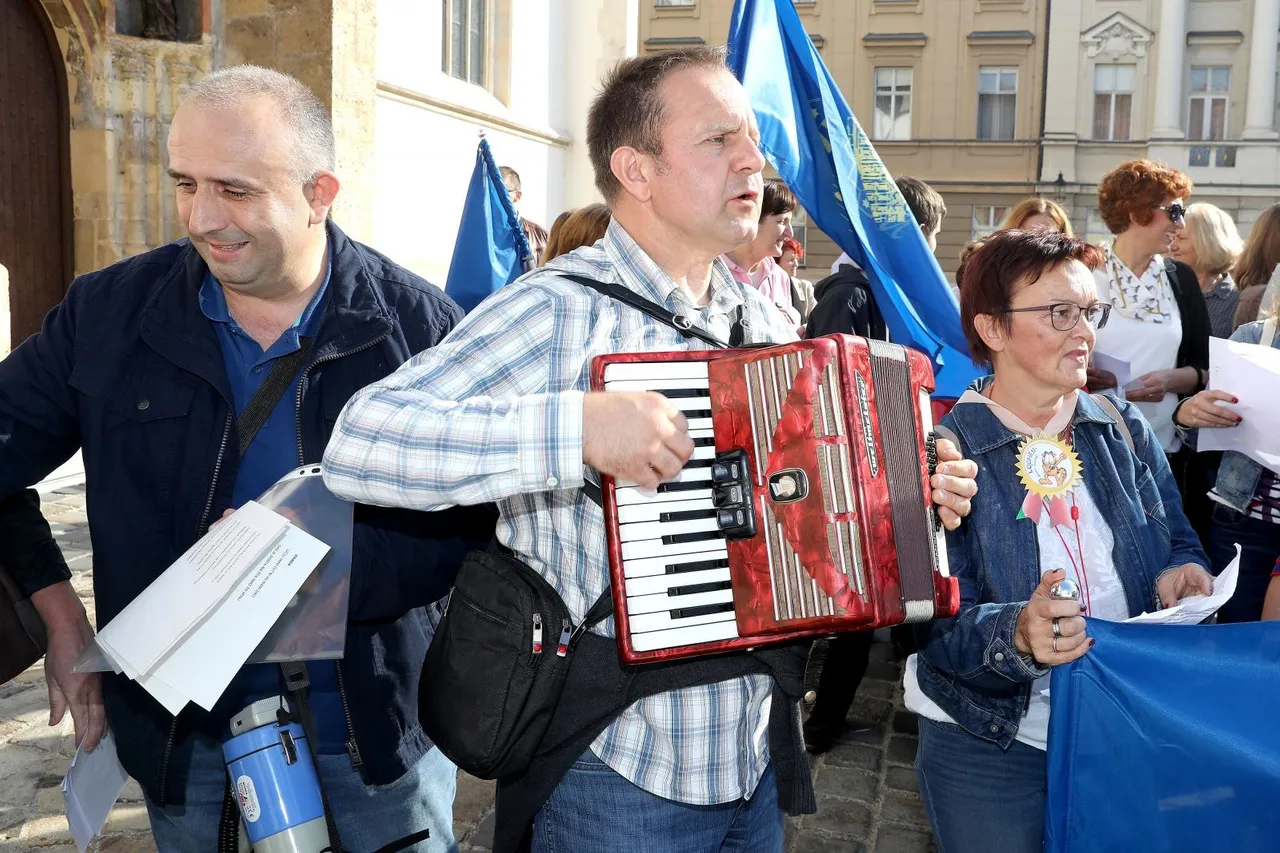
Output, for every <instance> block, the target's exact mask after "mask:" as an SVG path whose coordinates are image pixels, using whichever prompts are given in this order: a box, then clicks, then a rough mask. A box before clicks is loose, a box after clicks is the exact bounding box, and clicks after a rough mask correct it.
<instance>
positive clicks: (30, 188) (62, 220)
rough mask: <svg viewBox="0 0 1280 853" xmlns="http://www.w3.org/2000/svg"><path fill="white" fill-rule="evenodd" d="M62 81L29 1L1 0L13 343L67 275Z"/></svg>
mask: <svg viewBox="0 0 1280 853" xmlns="http://www.w3.org/2000/svg"><path fill="white" fill-rule="evenodd" d="M69 146H70V138H69V113H68V109H67V80H66V70H65V66H64V64H63V57H62V51H61V50H60V49H59V47H58V42H57V40H56V38H55V35H54V30H53V26H52V24H51V22H50V20H49V19H48V17H46V15H45V13H44V12H43V10H42V8H41V7H40V6H38V5H37V4H36V2H35V0H17V2H9V3H5V4H3V5H2V6H0V164H5V165H6V166H7V174H6V175H4V176H3V178H0V264H3V265H4V266H5V267H6V269H7V277H8V280H9V287H8V291H9V292H8V298H7V307H8V314H9V319H8V329H7V330H6V331H7V332H9V333H10V334H9V337H10V341H11V343H12V345H13V346H16V345H17V344H19V343H21V342H22V341H23V340H24V339H25V338H26V337H27V336H28V335H30V334H32V333H33V332H35V331H37V330H38V329H39V327H40V322H41V320H42V319H43V318H44V315H45V314H46V313H47V312H48V310H49V309H50V308H52V307H53V306H54V305H56V304H57V303H58V302H59V301H61V299H62V296H63V294H65V293H66V289H67V286H68V285H69V284H70V282H71V275H72V270H73V269H74V264H73V258H72V224H71V223H72V220H71V216H72V207H71V183H70V181H71V175H70V151H69Z"/></svg>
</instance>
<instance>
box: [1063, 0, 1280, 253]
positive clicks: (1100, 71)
mask: <svg viewBox="0 0 1280 853" xmlns="http://www.w3.org/2000/svg"><path fill="white" fill-rule="evenodd" d="M1278 55H1280V0H1136V1H1135V0H1054V2H1053V8H1052V13H1051V15H1050V22H1049V62H1048V66H1049V73H1048V75H1047V79H1048V90H1047V92H1046V102H1047V103H1048V104H1049V105H1050V107H1049V109H1048V110H1047V112H1046V115H1045V132H1044V157H1043V165H1042V168H1041V172H1040V184H1039V189H1040V191H1041V192H1042V193H1044V194H1045V195H1048V196H1051V197H1055V198H1058V199H1059V200H1061V201H1062V202H1063V203H1064V205H1065V206H1066V207H1067V208H1068V209H1069V212H1070V213H1071V216H1072V220H1073V222H1074V223H1075V225H1076V227H1077V228H1078V229H1079V230H1080V231H1081V232H1082V233H1085V234H1087V235H1088V237H1089V238H1090V239H1093V240H1098V239H1105V238H1106V237H1108V236H1109V234H1107V231H1106V228H1105V226H1104V225H1103V224H1102V221H1101V218H1100V216H1099V215H1098V213H1097V184H1098V181H1099V180H1100V179H1101V178H1102V176H1103V175H1105V174H1106V173H1107V171H1108V170H1110V169H1111V168H1112V167H1114V166H1115V165H1116V164H1117V163H1120V162H1123V161H1125V160H1131V159H1135V158H1147V159H1151V160H1156V161H1159V162H1162V163H1165V164H1167V165H1169V166H1172V167H1174V168H1177V169H1180V170H1182V171H1183V172H1186V173H1187V174H1188V175H1189V176H1190V177H1191V179H1192V181H1193V182H1194V184H1195V186H1194V190H1193V193H1192V200H1193V201H1207V202H1210V203H1212V204H1216V205H1218V206H1219V207H1221V208H1222V209H1223V210H1225V211H1226V212H1227V213H1228V214H1230V215H1231V216H1232V217H1233V218H1234V219H1235V220H1236V223H1237V225H1238V226H1239V228H1240V231H1241V234H1242V235H1247V233H1248V229H1249V227H1250V226H1251V225H1252V224H1253V222H1254V220H1256V219H1257V217H1258V214H1259V213H1260V212H1261V211H1262V210H1264V209H1266V208H1267V207H1269V206H1270V205H1272V204H1274V203H1275V202H1276V201H1277V200H1278V199H1280V144H1278V141H1277V140H1278V137H1280V134H1278V133H1277V130H1278V129H1280V95H1278V93H1277V87H1276V82H1277V56H1278ZM1059 176H1061V178H1059Z"/></svg>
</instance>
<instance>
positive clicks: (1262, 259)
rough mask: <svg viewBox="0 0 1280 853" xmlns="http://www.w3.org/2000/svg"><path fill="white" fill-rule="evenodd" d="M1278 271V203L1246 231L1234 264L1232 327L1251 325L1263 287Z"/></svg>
mask: <svg viewBox="0 0 1280 853" xmlns="http://www.w3.org/2000/svg"><path fill="white" fill-rule="evenodd" d="M1278 271H1280V204H1273V205H1271V206H1270V207H1268V208H1267V209H1266V210H1264V211H1262V215H1261V216H1259V217H1258V221H1257V222H1255V223H1253V228H1252V230H1250V231H1249V239H1248V240H1246V241H1245V244H1244V251H1243V252H1242V253H1241V254H1240V260H1239V261H1237V262H1236V267H1235V270H1234V273H1233V274H1234V276H1235V279H1236V287H1238V288H1240V301H1239V302H1238V303H1237V304H1236V316H1235V326H1236V328H1239V327H1240V326H1243V325H1244V324H1245V323H1252V322H1253V321H1254V320H1257V319H1258V317H1259V316H1260V314H1261V313H1262V312H1261V308H1262V301H1263V300H1262V297H1263V294H1264V293H1265V292H1266V289H1267V284H1268V282H1270V281H1271V280H1272V279H1273V278H1275V277H1277V274H1278Z"/></svg>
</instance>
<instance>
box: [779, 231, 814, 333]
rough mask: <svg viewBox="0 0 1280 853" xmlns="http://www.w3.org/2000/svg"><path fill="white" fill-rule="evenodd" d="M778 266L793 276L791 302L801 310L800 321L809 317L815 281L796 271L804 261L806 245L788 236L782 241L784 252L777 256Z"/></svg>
mask: <svg viewBox="0 0 1280 853" xmlns="http://www.w3.org/2000/svg"><path fill="white" fill-rule="evenodd" d="M777 261H778V266H780V267H782V269H783V271H785V272H786V274H787V275H789V276H790V277H791V304H792V305H793V306H794V307H795V309H796V310H797V311H799V312H800V321H801V322H804V321H805V320H807V319H809V314H810V312H812V311H813V305H814V298H813V282H811V281H809V280H808V279H807V278H798V277H797V276H796V272H797V271H798V270H799V269H800V264H801V263H802V262H803V261H804V246H801V245H800V241H799V240H797V239H796V238H794V237H788V238H787V239H786V240H784V241H783V243H782V254H781V255H779V256H778V258H777Z"/></svg>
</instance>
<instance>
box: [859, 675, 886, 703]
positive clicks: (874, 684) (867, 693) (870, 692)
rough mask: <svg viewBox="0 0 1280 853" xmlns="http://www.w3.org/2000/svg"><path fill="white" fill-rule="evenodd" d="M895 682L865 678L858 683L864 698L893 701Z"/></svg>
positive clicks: (860, 694)
mask: <svg viewBox="0 0 1280 853" xmlns="http://www.w3.org/2000/svg"><path fill="white" fill-rule="evenodd" d="M894 686H895V685H894V684H893V682H891V681H876V680H873V679H870V678H866V679H863V681H862V683H861V684H859V685H858V695H859V696H861V697H862V698H864V699H884V700H886V701H891V700H892V699H893V689H894Z"/></svg>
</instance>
